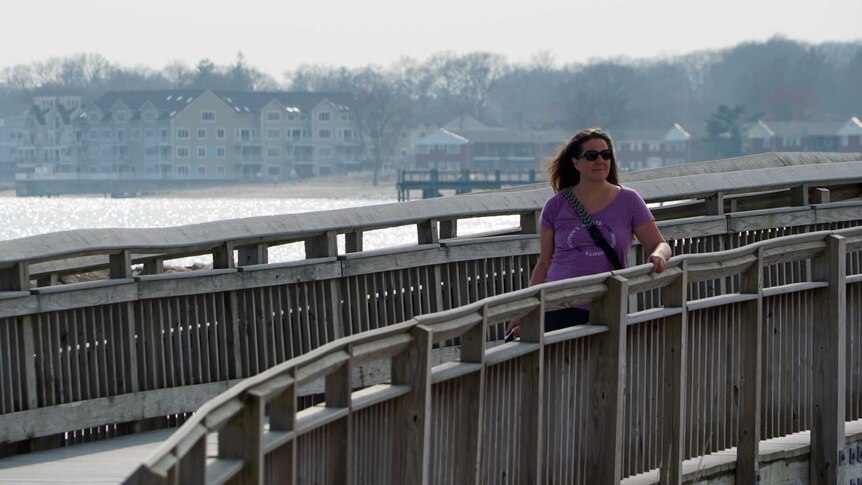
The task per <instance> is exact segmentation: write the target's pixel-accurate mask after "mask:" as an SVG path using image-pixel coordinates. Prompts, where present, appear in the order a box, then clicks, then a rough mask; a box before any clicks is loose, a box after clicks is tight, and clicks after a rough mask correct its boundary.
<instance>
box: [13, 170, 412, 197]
mask: <svg viewBox="0 0 862 485" xmlns="http://www.w3.org/2000/svg"><path fill="white" fill-rule="evenodd" d="M371 181H372V175H371V174H370V173H358V174H351V175H335V176H331V177H312V178H307V179H300V180H288V181H283V182H279V183H277V184H276V183H273V182H268V183H263V182H236V183H231V184H225V185H219V186H212V187H206V188H198V189H183V190H165V191H159V192H157V193H151V194H142V195H140V196H139V198H189V199H211V198H238V199H277V198H294V199H369V200H392V201H395V200H397V198H398V193H397V192H396V190H395V181H396V177H395V176H394V175H393V176H380V177H379V179H378V184H377V185H376V186H375V185H372V183H371ZM94 196H97V197H102V195H95V194H94V195H87V196H84V197H94ZM0 197H15V189H14V186H0ZM64 197H81V196H80V195H77V196H74V195H66V196H64Z"/></svg>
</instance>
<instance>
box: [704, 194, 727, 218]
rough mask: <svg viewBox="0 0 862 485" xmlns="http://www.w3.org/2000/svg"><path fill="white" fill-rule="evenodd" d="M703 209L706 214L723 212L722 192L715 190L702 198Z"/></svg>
mask: <svg viewBox="0 0 862 485" xmlns="http://www.w3.org/2000/svg"><path fill="white" fill-rule="evenodd" d="M703 201H704V211H705V212H706V215H708V216H720V215H723V214H724V193H722V192H716V193H715V194H712V195H709V196H707V197H705V198H704V200H703Z"/></svg>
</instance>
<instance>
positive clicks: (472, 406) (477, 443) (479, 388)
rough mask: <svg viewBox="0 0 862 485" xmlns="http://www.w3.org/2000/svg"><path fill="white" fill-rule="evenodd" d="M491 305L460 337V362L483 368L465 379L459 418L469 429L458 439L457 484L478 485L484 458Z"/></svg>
mask: <svg viewBox="0 0 862 485" xmlns="http://www.w3.org/2000/svg"><path fill="white" fill-rule="evenodd" d="M487 313H488V306H487V305H486V306H484V307H483V308H482V322H481V323H479V324H477V325H476V326H474V327H473V328H471V329H470V330H468V331H467V332H465V333H464V334H463V335H461V362H470V363H476V364H480V365H481V366H482V369H481V370H480V371H479V372H474V373H473V374H470V375H468V376H465V377H464V378H463V384H462V385H463V388H462V389H463V391H462V393H463V394H462V395H463V396H466V399H461V409H460V412H459V415H460V416H461V419H463V421H462V422H463V423H466V424H467V428H466V429H463V430H462V437H461V439H458V440H457V445H456V446H458V450H457V452H456V455H457V462H456V466H457V467H458V469H457V470H456V471H455V474H454V475H455V477H456V482H457V483H479V470H480V468H479V463H480V460H481V458H482V422H483V420H484V418H483V412H482V411H483V407H484V402H485V339H486V338H487V334H488V317H487Z"/></svg>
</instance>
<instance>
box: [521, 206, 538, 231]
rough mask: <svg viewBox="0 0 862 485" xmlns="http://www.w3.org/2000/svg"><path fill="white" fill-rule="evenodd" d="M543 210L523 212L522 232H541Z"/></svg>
mask: <svg viewBox="0 0 862 485" xmlns="http://www.w3.org/2000/svg"><path fill="white" fill-rule="evenodd" d="M541 218H542V211H532V212H528V213H526V214H521V234H539V232H540V225H541V224H540V221H541Z"/></svg>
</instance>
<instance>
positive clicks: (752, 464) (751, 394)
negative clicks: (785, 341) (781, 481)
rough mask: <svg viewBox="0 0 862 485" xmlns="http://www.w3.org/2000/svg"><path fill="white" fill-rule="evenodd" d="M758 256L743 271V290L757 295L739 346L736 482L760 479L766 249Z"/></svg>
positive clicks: (746, 311) (745, 308)
mask: <svg viewBox="0 0 862 485" xmlns="http://www.w3.org/2000/svg"><path fill="white" fill-rule="evenodd" d="M755 254H756V255H757V260H756V261H755V262H754V263H753V264H752V265H751V267H749V268H748V269H747V270H745V272H743V273H742V275H741V277H740V282H739V286H740V288H739V292H740V293H743V294H754V295H757V299H755V300H751V301H747V302H744V303H742V312H741V313H742V322H741V324H742V328H741V329H740V333H741V335H740V341H741V342H742V345H741V347H740V349H739V352H740V355H741V357H740V364H739V369H740V373H739V380H740V386H739V387H740V389H739V423H738V426H739V444H738V445H737V449H736V450H737V451H736V483H738V484H740V485H746V484H747V485H755V484H756V483H757V482H758V475H759V473H760V471H759V470H758V467H759V465H758V456H759V454H760V404H761V386H762V378H761V369H762V367H763V363H762V361H763V359H762V357H761V355H762V352H763V345H762V342H763V249H762V248H759V249H757V252H756V253H755Z"/></svg>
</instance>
